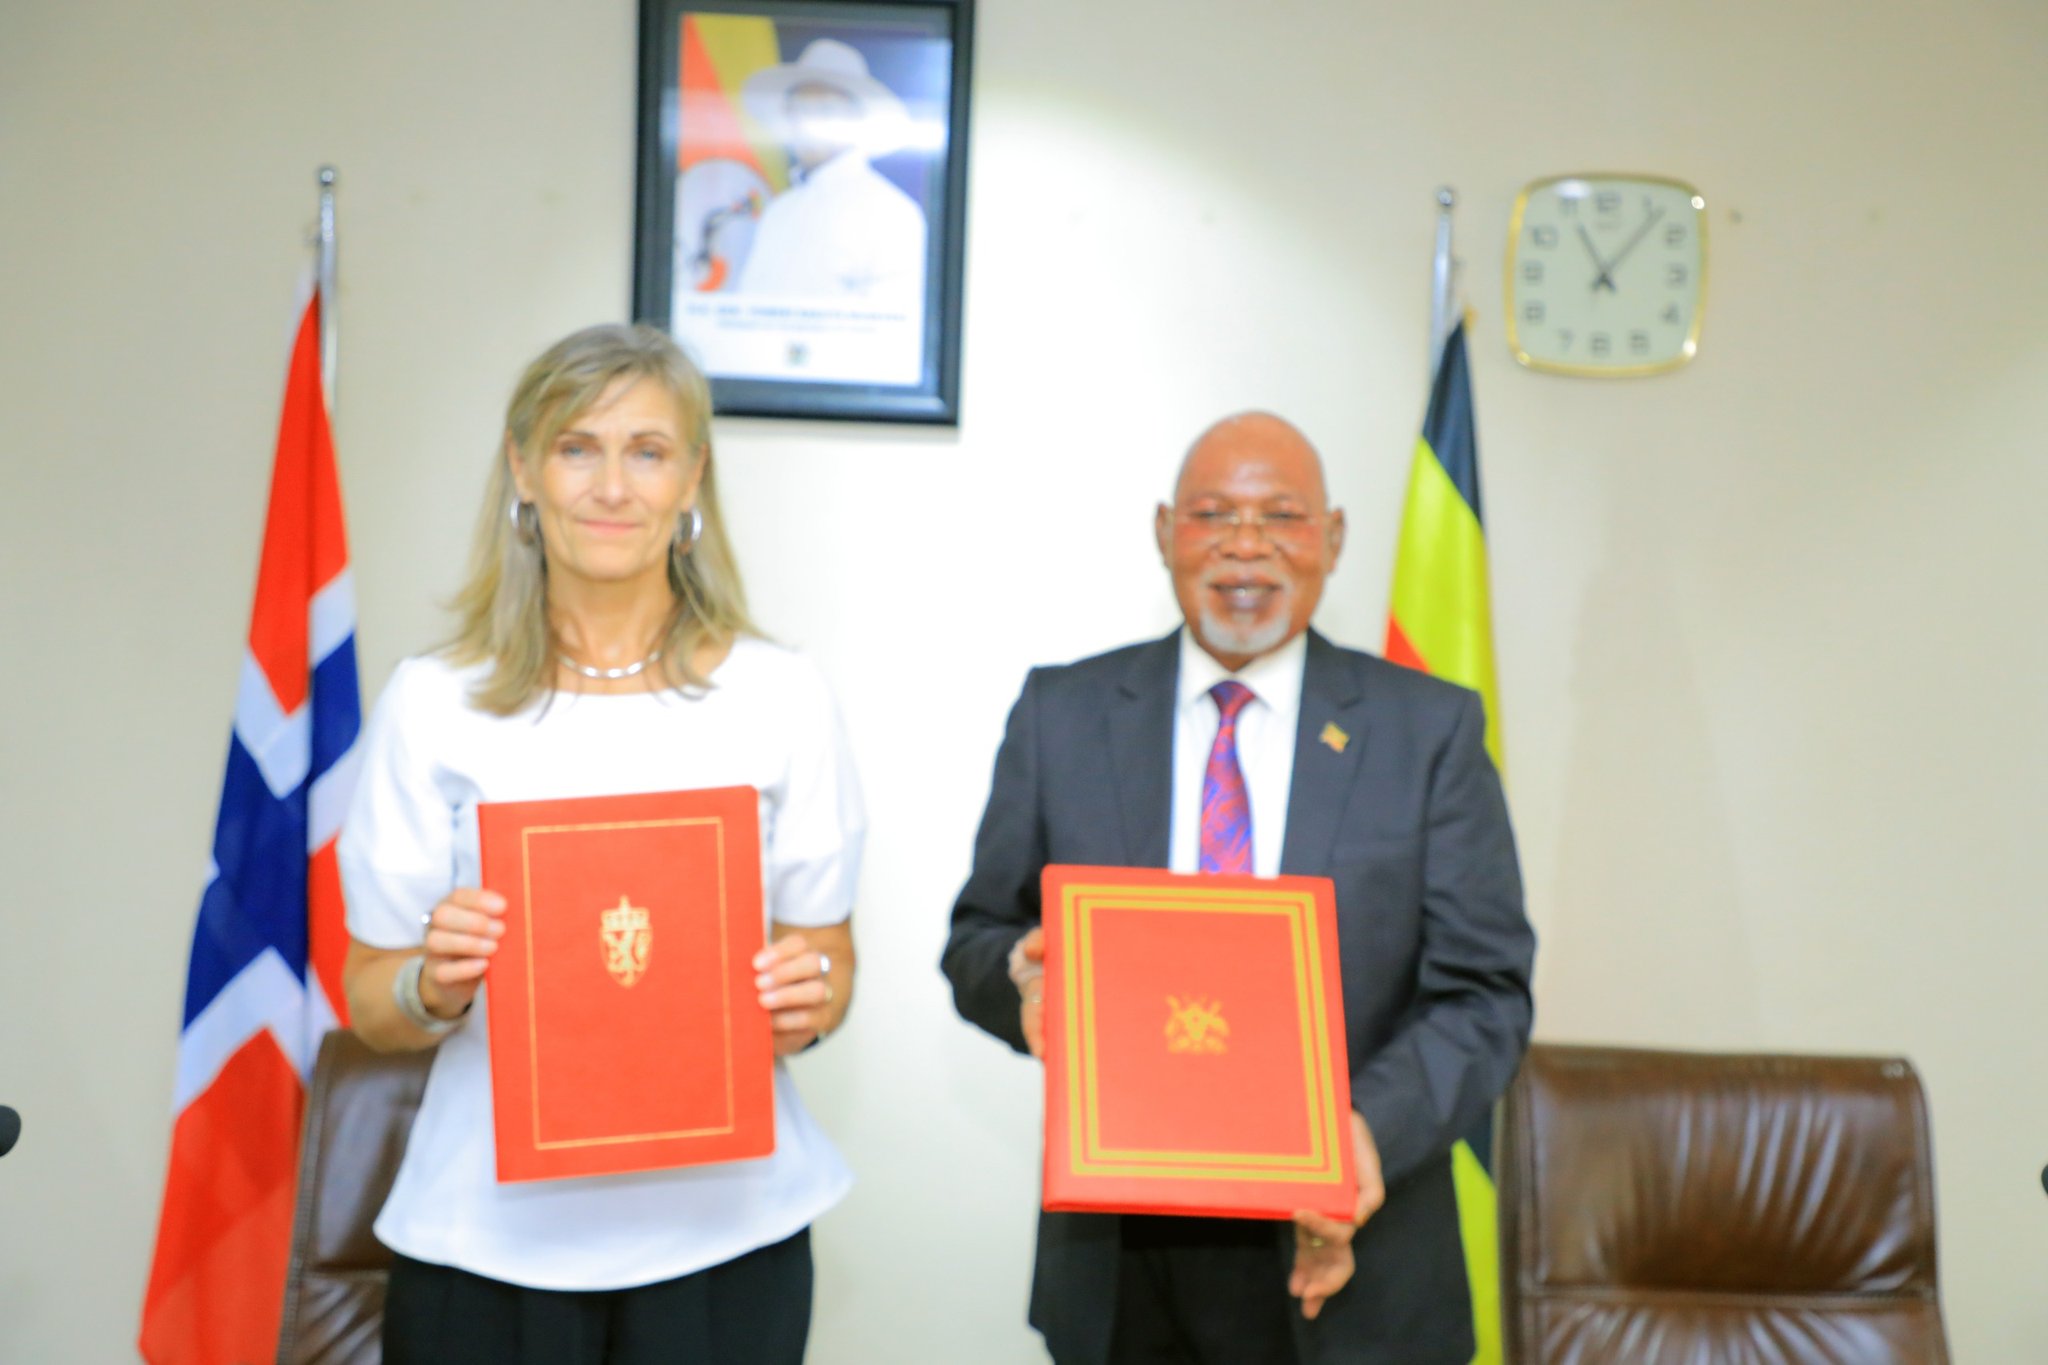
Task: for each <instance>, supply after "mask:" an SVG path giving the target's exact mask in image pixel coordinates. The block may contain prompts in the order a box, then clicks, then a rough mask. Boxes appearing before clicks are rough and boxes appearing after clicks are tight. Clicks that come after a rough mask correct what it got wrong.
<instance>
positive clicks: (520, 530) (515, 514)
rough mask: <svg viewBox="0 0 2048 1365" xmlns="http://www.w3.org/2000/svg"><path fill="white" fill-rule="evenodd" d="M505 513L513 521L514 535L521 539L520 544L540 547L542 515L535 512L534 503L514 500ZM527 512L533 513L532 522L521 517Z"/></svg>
mask: <svg viewBox="0 0 2048 1365" xmlns="http://www.w3.org/2000/svg"><path fill="white" fill-rule="evenodd" d="M505 512H506V514H507V515H508V516H509V517H511V519H512V534H513V535H515V536H517V537H519V543H520V544H522V545H538V544H539V543H540V513H539V512H538V511H536V510H535V508H534V505H533V504H532V503H530V502H521V501H519V500H518V499H517V498H514V499H513V500H512V505H511V506H510V507H508V508H506V509H505ZM525 512H532V513H533V517H532V519H531V520H528V519H527V518H526V517H525V516H522V515H521V513H525Z"/></svg>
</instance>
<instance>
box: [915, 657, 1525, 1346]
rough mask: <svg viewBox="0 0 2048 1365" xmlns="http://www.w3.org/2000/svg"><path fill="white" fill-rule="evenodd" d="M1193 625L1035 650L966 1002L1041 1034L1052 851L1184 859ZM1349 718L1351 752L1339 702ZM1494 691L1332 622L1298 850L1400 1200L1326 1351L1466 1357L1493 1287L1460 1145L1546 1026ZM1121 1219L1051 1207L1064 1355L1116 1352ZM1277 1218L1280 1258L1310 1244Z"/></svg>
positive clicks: (1294, 830)
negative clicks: (1491, 706)
mask: <svg viewBox="0 0 2048 1365" xmlns="http://www.w3.org/2000/svg"><path fill="white" fill-rule="evenodd" d="M1178 650H1179V637H1178V635H1177V634H1176V635H1170V636H1168V637H1166V638H1165V639H1163V640H1155V641H1153V642H1151V643H1149V644H1142V645H1133V646H1130V647H1128V648H1125V649H1119V650H1115V651H1112V652H1111V653H1108V654H1102V655H1097V656H1096V657H1094V658H1091V659H1084V660H1082V661H1080V662H1079V663H1074V664H1068V665H1064V666H1061V667H1055V668H1039V669H1034V670H1032V672H1031V674H1030V676H1029V677H1028V678H1026V680H1025V683H1024V691H1023V694H1022V695H1021V696H1020V697H1019V698H1018V699H1017V704H1016V706H1015V707H1014V708H1013V709H1012V710H1011V712H1010V722H1009V728H1008V731H1007V732H1006V733H1005V735H1004V737H1003V744H1002V748H1001V750H1000V751H999V752H998V754H997V755H996V766H995V779H994V783H993V786H992V788H991V790H990V792H989V799H988V809H987V811H986V812H985V813H984V814H983V816H982V822H981V830H980V833H979V834H978V835H977V837H976V839H975V846H974V867H973V871H972V872H971V873H970V874H969V876H968V879H967V885H966V886H965V887H963V888H962V889H961V892H960V898H959V900H958V902H957V903H956V904H955V905H954V907H953V919H952V931H951V934H950V936H949V937H948V939H947V943H946V950H945V956H944V960H943V964H942V965H943V967H944V970H945V973H946V976H947V978H948V979H949V980H950V981H951V982H952V985H953V994H954V1000H955V1002H956V1003H957V1005H958V1007H959V1010H960V1013H961V1014H962V1015H963V1016H965V1017H966V1018H967V1019H968V1020H970V1021H971V1022H973V1023H975V1024H977V1025H979V1026H980V1027H981V1028H983V1029H985V1030H987V1031H988V1032H989V1033H991V1034H993V1035H995V1036H996V1037H997V1038H999V1039H1001V1040H1002V1041H1004V1042H1006V1043H1008V1044H1009V1045H1010V1046H1011V1047H1012V1048H1015V1049H1018V1050H1020V1051H1022V1050H1023V1049H1024V1046H1025V1044H1024V1035H1023V1031H1022V1028H1021V1025H1020V1022H1019V1019H1018V999H1017V989H1016V987H1015V986H1014V985H1013V984H1012V983H1011V981H1010V979H1009V973H1008V956H1009V952H1010V948H1011V946H1012V945H1013V944H1014V943H1015V942H1016V941H1017V939H1018V937H1019V936H1020V935H1022V934H1023V933H1024V932H1025V931H1027V930H1028V929H1030V928H1032V927H1033V926H1035V925H1036V924H1037V923H1038V922H1039V872H1040V871H1041V869H1043V868H1044V867H1045V866H1046V865H1047V864H1048V863H1081V864H1094V865H1100V866H1111V867H1165V866H1166V863H1167V848H1168V841H1169V828H1168V827H1169V824H1170V822H1171V818H1172V791H1171V788H1172V778H1173V725H1174V698H1175V685H1176V674H1177V671H1178V667H1179V654H1178ZM1333 722H1334V723H1335V724H1336V725H1337V726H1338V727H1339V728H1340V729H1341V730H1343V731H1344V732H1345V733H1346V734H1347V735H1348V736H1349V740H1348V742H1347V743H1346V744H1345V745H1344V746H1343V748H1342V751H1341V752H1340V751H1338V750H1337V749H1336V748H1334V747H1333V746H1331V745H1328V744H1325V743H1323V742H1322V741H1321V739H1320V736H1321V735H1322V733H1323V728H1324V726H1325V725H1326V724H1330V723H1333ZM1485 731H1486V718H1485V714H1484V708H1483V707H1482V705H1481V704H1480V701H1479V698H1478V696H1477V695H1476V694H1474V693H1472V692H1469V691H1467V690H1465V689H1464V688H1460V687H1455V686H1452V685H1451V684H1449V683H1445V682H1442V681H1440V680H1438V679H1435V678H1431V677H1428V676H1426V675H1424V674H1421V673H1417V672H1414V671H1412V670H1410V669H1406V668H1401V667H1399V666H1397V665H1394V664H1389V663H1387V662H1386V661H1385V660H1383V659H1378V658H1375V657H1373V656H1372V655H1369V654H1361V653H1359V652H1357V651H1354V650H1348V649H1341V648H1339V647H1337V646H1335V645H1332V644H1331V643H1330V642H1329V641H1327V640H1325V639H1324V638H1322V636H1320V635H1318V634H1316V633H1315V632H1313V631H1311V632H1310V633H1309V637H1308V658H1307V664H1306V669H1305V672H1304V676H1303V680H1302V695H1301V717H1300V728H1299V731H1298V733H1297V735H1296V737H1295V747H1294V754H1295V757H1294V779H1293V785H1292V787H1291V788H1290V790H1289V794H1288V813H1287V833H1286V838H1285V840H1284V842H1283V844H1282V850H1281V855H1280V870H1281V872H1283V873H1292V874H1298V875H1308V876H1322V877H1329V878H1330V879H1331V880H1332V881H1334V882H1335V884H1336V889H1337V917H1338V934H1339V940H1340V953H1341V958H1342V964H1343V975H1344V1020H1345V1026H1346V1030H1347V1038H1346V1041H1347V1044H1348V1049H1349V1064H1350V1068H1351V1096H1352V1104H1353V1105H1354V1106H1355V1107H1356V1108H1357V1109H1358V1111H1359V1112H1360V1113H1361V1114H1363V1115H1364V1116H1365V1119H1366V1122H1367V1124H1368V1125H1370V1127H1371V1128H1372V1133H1373V1137H1374V1139H1375V1141H1376V1142H1377V1144H1378V1146H1379V1153H1380V1162H1381V1165H1382V1167H1383V1169H1384V1172H1385V1177H1386V1183H1387V1202H1386V1205H1385V1206H1384V1207H1383V1208H1381V1209H1380V1211H1379V1212H1378V1213H1377V1214H1375V1215H1374V1216H1373V1217H1372V1218H1371V1219H1370V1220H1369V1221H1368V1222H1367V1223H1366V1225H1365V1226H1364V1227H1363V1228H1362V1229H1360V1230H1359V1233H1358V1236H1357V1239H1356V1240H1355V1242H1354V1243H1353V1250H1354V1252H1355V1254H1356V1256H1357V1262H1358V1270H1357V1274H1356V1275H1355V1276H1354V1277H1353V1279H1352V1281H1351V1283H1350V1284H1349V1285H1347V1286H1346V1287H1345V1288H1344V1289H1343V1290H1342V1291H1341V1292H1339V1293H1338V1294H1337V1295H1336V1296H1335V1297H1333V1298H1332V1299H1331V1300H1330V1301H1329V1303H1327V1304H1326V1305H1324V1308H1323V1312H1322V1314H1321V1316H1320V1317H1319V1318H1318V1319H1317V1320H1316V1321H1315V1322H1313V1323H1306V1322H1301V1321H1300V1319H1299V1318H1298V1317H1297V1319H1296V1321H1297V1323H1298V1332H1297V1340H1298V1344H1299V1346H1300V1355H1301V1359H1302V1361H1303V1362H1304V1365H1340V1363H1341V1365H1465V1363H1466V1362H1467V1361H1469V1360H1470V1359H1471V1356H1472V1350H1473V1342H1472V1323H1471V1306H1470V1303H1469V1297H1468V1290H1467V1286H1466V1279H1465V1266H1464V1259H1463V1251H1462V1246H1461V1243H1460V1240H1459V1232H1458V1217H1457V1206H1456V1200H1455V1195H1454V1192H1453V1189H1452V1183H1451V1166H1450V1148H1451V1145H1452V1143H1453V1142H1454V1141H1455V1140H1456V1139H1457V1138H1459V1137H1461V1136H1463V1135H1465V1134H1466V1133H1468V1132H1470V1131H1471V1130H1472V1129H1474V1128H1475V1127H1476V1126H1478V1125H1479V1124H1480V1123H1482V1122H1483V1121H1484V1120H1485V1119H1486V1117H1487V1115H1488V1112H1489V1110H1490V1108H1491V1106H1492V1105H1493V1103H1494V1101H1495V1100H1496V1099H1497V1098H1498V1097H1499V1096H1500V1094H1501V1092H1502V1091H1503V1090H1504V1089H1505V1088H1506V1086H1507V1083H1508V1080H1509V1078H1510V1077H1511V1076H1512V1075H1513V1073H1514V1070H1515V1067H1516V1065H1517V1064H1518V1063H1519V1061H1520V1059H1521V1056H1522V1052H1523V1050H1524V1048H1526V1046H1527V1045H1528V1038H1529V1025H1530V1014H1531V1004H1530V994H1529V977H1530V969H1531V964H1532V959H1533V956H1534V952H1535V937H1534V935H1533V933H1532V932H1531V930H1530V928H1529V922H1528V919H1527V917H1526V916H1525V915H1524V913H1523V909H1522V885H1521V877H1520V873H1519V871H1518V869H1517V865H1516V861H1515V845H1514V836H1513V834H1512V832H1511V831H1510V829H1509V826H1508V816H1507V807H1506V803H1505V802H1504V800H1503V799H1502V795H1501V785H1500V778H1499V775H1498V774H1497V773H1496V772H1495V771H1494V767H1493V763H1492V761H1491V760H1490V759H1489V758H1488V757H1487V754H1486V748H1485ZM1118 1248H1119V1232H1118V1220H1117V1218H1116V1216H1115V1215H1109V1214H1070V1213H1046V1214H1042V1215H1040V1219H1039V1230H1038V1260H1037V1268H1036V1273H1035V1274H1034V1277H1033V1282H1032V1289H1031V1323H1032V1325H1033V1326H1034V1327H1036V1328H1038V1330H1039V1331H1040V1332H1042V1333H1044V1335H1045V1339H1046V1344H1047V1346H1048V1347H1049V1348H1050V1349H1051V1351H1052V1353H1053V1356H1054V1358H1055V1359H1057V1360H1058V1361H1059V1362H1060V1365H1101V1362H1103V1361H1105V1360H1106V1359H1107V1358H1108V1351H1109V1340H1110V1328H1111V1325H1112V1322H1113V1320H1114V1316H1115V1312H1116V1282H1117V1255H1118ZM1292 1256H1293V1241H1292V1236H1291V1232H1290V1229H1289V1227H1288V1225H1285V1224H1277V1225H1276V1226H1275V1230H1274V1265H1275V1275H1276V1276H1278V1277H1280V1278H1281V1279H1282V1280H1283V1282H1284V1278H1285V1275H1286V1272H1287V1267H1288V1266H1289V1265H1291V1263H1292Z"/></svg>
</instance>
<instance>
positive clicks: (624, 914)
mask: <svg viewBox="0 0 2048 1365" xmlns="http://www.w3.org/2000/svg"><path fill="white" fill-rule="evenodd" d="M598 925H599V928H598V940H599V942H600V943H601V944H602V945H603V947H604V969H605V970H606V971H608V972H610V973H611V974H612V980H614V981H616V982H618V983H619V984H620V985H621V986H630V985H632V984H633V983H634V982H636V981H638V980H639V979H640V978H641V977H643V976H645V975H647V959H648V957H649V956H650V955H651V954H652V953H653V952H654V924H653V921H652V917H650V916H649V915H648V913H647V910H646V908H645V907H643V906H638V905H634V904H633V903H632V902H630V901H629V900H627V899H626V897H624V896H621V897H619V903H618V904H617V905H616V906H613V907H612V908H611V909H609V910H606V911H603V912H602V913H600V915H599V916H598Z"/></svg>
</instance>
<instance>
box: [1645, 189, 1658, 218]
mask: <svg viewBox="0 0 2048 1365" xmlns="http://www.w3.org/2000/svg"><path fill="white" fill-rule="evenodd" d="M1643 216H1644V217H1645V218H1655V217H1656V216H1657V196H1656V195H1654V194H1646V195H1644V196H1643Z"/></svg>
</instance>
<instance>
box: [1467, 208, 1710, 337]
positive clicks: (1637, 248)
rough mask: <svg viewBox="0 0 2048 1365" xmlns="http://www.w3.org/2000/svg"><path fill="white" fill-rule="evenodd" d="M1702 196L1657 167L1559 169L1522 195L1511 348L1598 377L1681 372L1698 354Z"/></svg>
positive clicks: (1512, 255)
mask: <svg viewBox="0 0 2048 1365" xmlns="http://www.w3.org/2000/svg"><path fill="white" fill-rule="evenodd" d="M1706 289H1707V201H1706V200H1705V199H1703V198H1701V197H1700V192H1699V191H1698V190H1696V189H1694V188H1693V187H1692V186H1690V185H1688V184H1686V183H1685V182H1683V181H1680V180H1670V179H1666V178H1665V177H1662V176H1654V175H1556V176H1550V177H1547V178H1545V179H1542V180H1533V181H1531V182H1529V184H1528V185H1527V186H1525V187H1524V188H1523V190H1522V192H1521V194H1520V195H1519V196H1517V197H1516V199H1515V213H1514V218H1513V220H1512V221H1511V222H1510V223H1509V226H1508V267H1507V319H1508V349H1509V350H1511V351H1513V352H1514V354H1515V359H1516V360H1518V361H1520V362H1521V363H1522V364H1524V365H1527V366H1528V367H1529V368H1530V369H1534V370H1549V371H1552V372H1553V373H1557V374H1577V375H1590V376H1594V377H1599V378H1611V377H1620V376H1625V375H1642V374H1657V373H1660V372H1661V371H1664V370H1673V369H1677V368H1678V367H1679V366H1680V365H1683V364H1685V362H1686V361H1688V360H1691V359H1692V358H1693V356H1694V355H1695V354H1696V353H1697V352H1698V351H1699V342H1700V315H1701V312H1702V310H1703V305H1704V304H1705V302H1706Z"/></svg>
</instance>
